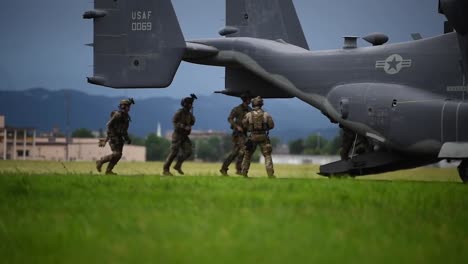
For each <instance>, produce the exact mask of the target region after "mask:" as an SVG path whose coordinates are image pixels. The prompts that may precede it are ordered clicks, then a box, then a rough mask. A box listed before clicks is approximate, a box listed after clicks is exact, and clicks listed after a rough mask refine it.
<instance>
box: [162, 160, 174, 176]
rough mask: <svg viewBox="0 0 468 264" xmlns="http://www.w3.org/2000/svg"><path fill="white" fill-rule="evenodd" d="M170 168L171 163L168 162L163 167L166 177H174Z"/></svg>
mask: <svg viewBox="0 0 468 264" xmlns="http://www.w3.org/2000/svg"><path fill="white" fill-rule="evenodd" d="M169 166H170V163H168V162H167V161H166V163H164V167H163V173H162V174H163V175H164V176H174V175H173V174H172V173H171V172H170V171H169Z"/></svg>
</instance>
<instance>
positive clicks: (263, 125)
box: [242, 96, 275, 178]
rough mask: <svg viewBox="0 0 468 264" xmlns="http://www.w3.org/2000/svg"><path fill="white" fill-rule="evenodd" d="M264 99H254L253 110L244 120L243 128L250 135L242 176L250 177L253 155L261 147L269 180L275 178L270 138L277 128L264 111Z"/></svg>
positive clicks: (246, 145) (246, 146)
mask: <svg viewBox="0 0 468 264" xmlns="http://www.w3.org/2000/svg"><path fill="white" fill-rule="evenodd" d="M262 106H263V99H262V98H261V97H260V96H257V97H255V98H253V99H252V107H253V110H252V111H251V112H249V113H247V114H246V115H245V117H244V119H243V120H242V124H243V127H244V128H245V129H247V131H248V133H249V135H248V139H247V142H246V144H245V155H244V159H243V161H242V175H243V176H244V177H248V173H249V168H250V162H251V159H252V155H253V153H254V152H255V149H256V148H257V145H258V146H260V150H261V152H262V154H263V156H264V157H265V168H266V171H267V174H268V177H269V178H275V175H274V173H275V171H274V169H273V160H272V158H271V152H272V149H273V148H272V146H271V143H270V138H269V136H268V134H269V131H270V130H271V129H273V128H274V127H275V123H274V122H273V118H272V117H271V116H270V115H269V114H268V113H267V112H265V111H263V109H262Z"/></svg>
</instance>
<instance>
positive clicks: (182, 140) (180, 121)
mask: <svg viewBox="0 0 468 264" xmlns="http://www.w3.org/2000/svg"><path fill="white" fill-rule="evenodd" d="M195 99H197V97H196V96H195V95H194V94H191V95H190V97H185V98H184V99H182V101H181V102H180V104H181V105H182V108H181V109H179V110H178V111H177V112H176V113H175V115H174V117H173V118H172V123H173V125H174V132H173V133H172V142H171V150H170V153H169V155H168V156H167V158H166V162H165V163H164V168H163V169H164V170H163V175H166V176H173V175H172V173H171V172H170V170H169V168H170V167H171V164H172V161H174V159H175V158H176V157H177V162H176V164H175V166H174V169H175V170H176V171H177V172H178V173H180V174H182V175H183V174H184V172H183V171H182V163H183V162H184V161H185V160H186V159H188V158H189V157H190V155H192V142H191V141H190V138H189V137H188V136H189V135H190V132H192V126H193V125H194V124H195V116H194V115H193V112H192V111H193V101H194V100H195Z"/></svg>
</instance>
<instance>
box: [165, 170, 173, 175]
mask: <svg viewBox="0 0 468 264" xmlns="http://www.w3.org/2000/svg"><path fill="white" fill-rule="evenodd" d="M163 175H164V176H174V174H172V173H171V172H170V171H169V170H164V171H163Z"/></svg>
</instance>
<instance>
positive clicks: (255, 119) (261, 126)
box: [249, 110, 268, 131]
mask: <svg viewBox="0 0 468 264" xmlns="http://www.w3.org/2000/svg"><path fill="white" fill-rule="evenodd" d="M249 117H250V118H249V124H250V131H266V130H268V128H267V113H266V112H263V111H258V110H254V111H252V112H250V116H249Z"/></svg>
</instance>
